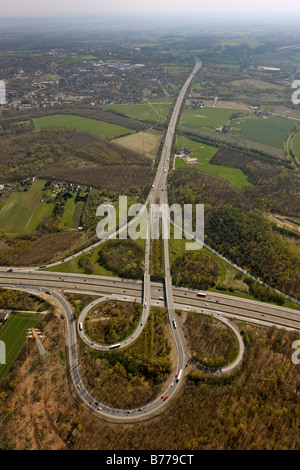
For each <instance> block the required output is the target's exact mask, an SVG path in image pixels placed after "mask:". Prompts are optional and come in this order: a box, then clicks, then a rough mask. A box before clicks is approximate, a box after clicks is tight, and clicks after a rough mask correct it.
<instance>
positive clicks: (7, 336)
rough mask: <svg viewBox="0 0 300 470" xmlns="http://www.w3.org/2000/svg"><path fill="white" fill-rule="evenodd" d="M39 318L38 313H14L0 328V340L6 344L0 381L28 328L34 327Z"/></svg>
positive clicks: (16, 353)
mask: <svg viewBox="0 0 300 470" xmlns="http://www.w3.org/2000/svg"><path fill="white" fill-rule="evenodd" d="M39 320H40V316H39V315H38V314H29V313H14V314H12V315H11V316H10V317H9V319H8V320H7V321H6V323H5V325H4V326H3V327H2V328H1V330H0V340H1V341H4V343H5V345H6V364H4V365H1V368H0V381H1V379H3V377H5V376H6V375H7V374H8V373H9V372H10V370H11V368H12V365H13V363H14V361H15V360H16V358H17V356H18V354H19V352H20V350H21V348H22V346H23V344H24V342H25V338H26V331H27V329H28V328H32V327H34V326H35V325H36V324H37V323H38V322H39Z"/></svg>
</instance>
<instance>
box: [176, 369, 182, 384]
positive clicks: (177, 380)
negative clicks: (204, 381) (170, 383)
mask: <svg viewBox="0 0 300 470" xmlns="http://www.w3.org/2000/svg"><path fill="white" fill-rule="evenodd" d="M181 374H182V369H180V371H179V373H178V375H177V377H176V382H179V380H180V377H181Z"/></svg>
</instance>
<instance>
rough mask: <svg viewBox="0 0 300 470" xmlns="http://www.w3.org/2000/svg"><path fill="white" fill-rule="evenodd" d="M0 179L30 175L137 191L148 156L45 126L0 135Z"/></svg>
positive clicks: (148, 165) (144, 175) (144, 176)
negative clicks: (37, 129)
mask: <svg viewBox="0 0 300 470" xmlns="http://www.w3.org/2000/svg"><path fill="white" fill-rule="evenodd" d="M0 170H1V173H0V182H1V183H8V182H15V181H19V180H23V179H25V178H28V177H30V176H40V177H42V178H45V179H51V180H54V179H55V180H63V181H69V182H75V183H81V184H85V185H90V186H94V187H98V188H100V189H108V190H113V191H118V192H122V191H124V190H125V189H126V190H127V189H128V188H130V187H135V188H136V191H139V190H140V189H141V188H142V187H143V186H144V185H145V183H146V182H147V180H148V177H149V174H150V170H151V160H150V159H149V158H147V157H144V156H141V155H138V154H136V153H134V152H133V151H129V150H127V149H125V148H124V147H121V146H119V145H116V144H113V143H111V142H108V141H106V140H103V139H100V138H98V137H94V136H92V135H90V134H85V133H83V132H79V131H73V130H68V129H44V130H42V131H40V132H29V133H26V134H23V135H19V136H12V137H6V136H5V137H3V138H2V139H1V144H0Z"/></svg>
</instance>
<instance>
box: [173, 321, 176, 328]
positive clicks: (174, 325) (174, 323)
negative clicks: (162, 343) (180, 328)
mask: <svg viewBox="0 0 300 470" xmlns="http://www.w3.org/2000/svg"><path fill="white" fill-rule="evenodd" d="M172 323H173V327H174V328H177V326H176V321H175V320H172Z"/></svg>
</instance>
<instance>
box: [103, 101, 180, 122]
mask: <svg viewBox="0 0 300 470" xmlns="http://www.w3.org/2000/svg"><path fill="white" fill-rule="evenodd" d="M171 104H172V100H170V99H166V98H159V99H157V100H152V101H150V104H148V103H141V104H119V105H106V106H103V109H113V110H115V111H118V112H120V113H123V114H125V115H126V116H128V117H131V118H134V119H140V120H146V121H147V120H148V121H155V122H159V121H160V122H161V121H165V120H166V118H167V116H168V113H169V110H170V107H171Z"/></svg>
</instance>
